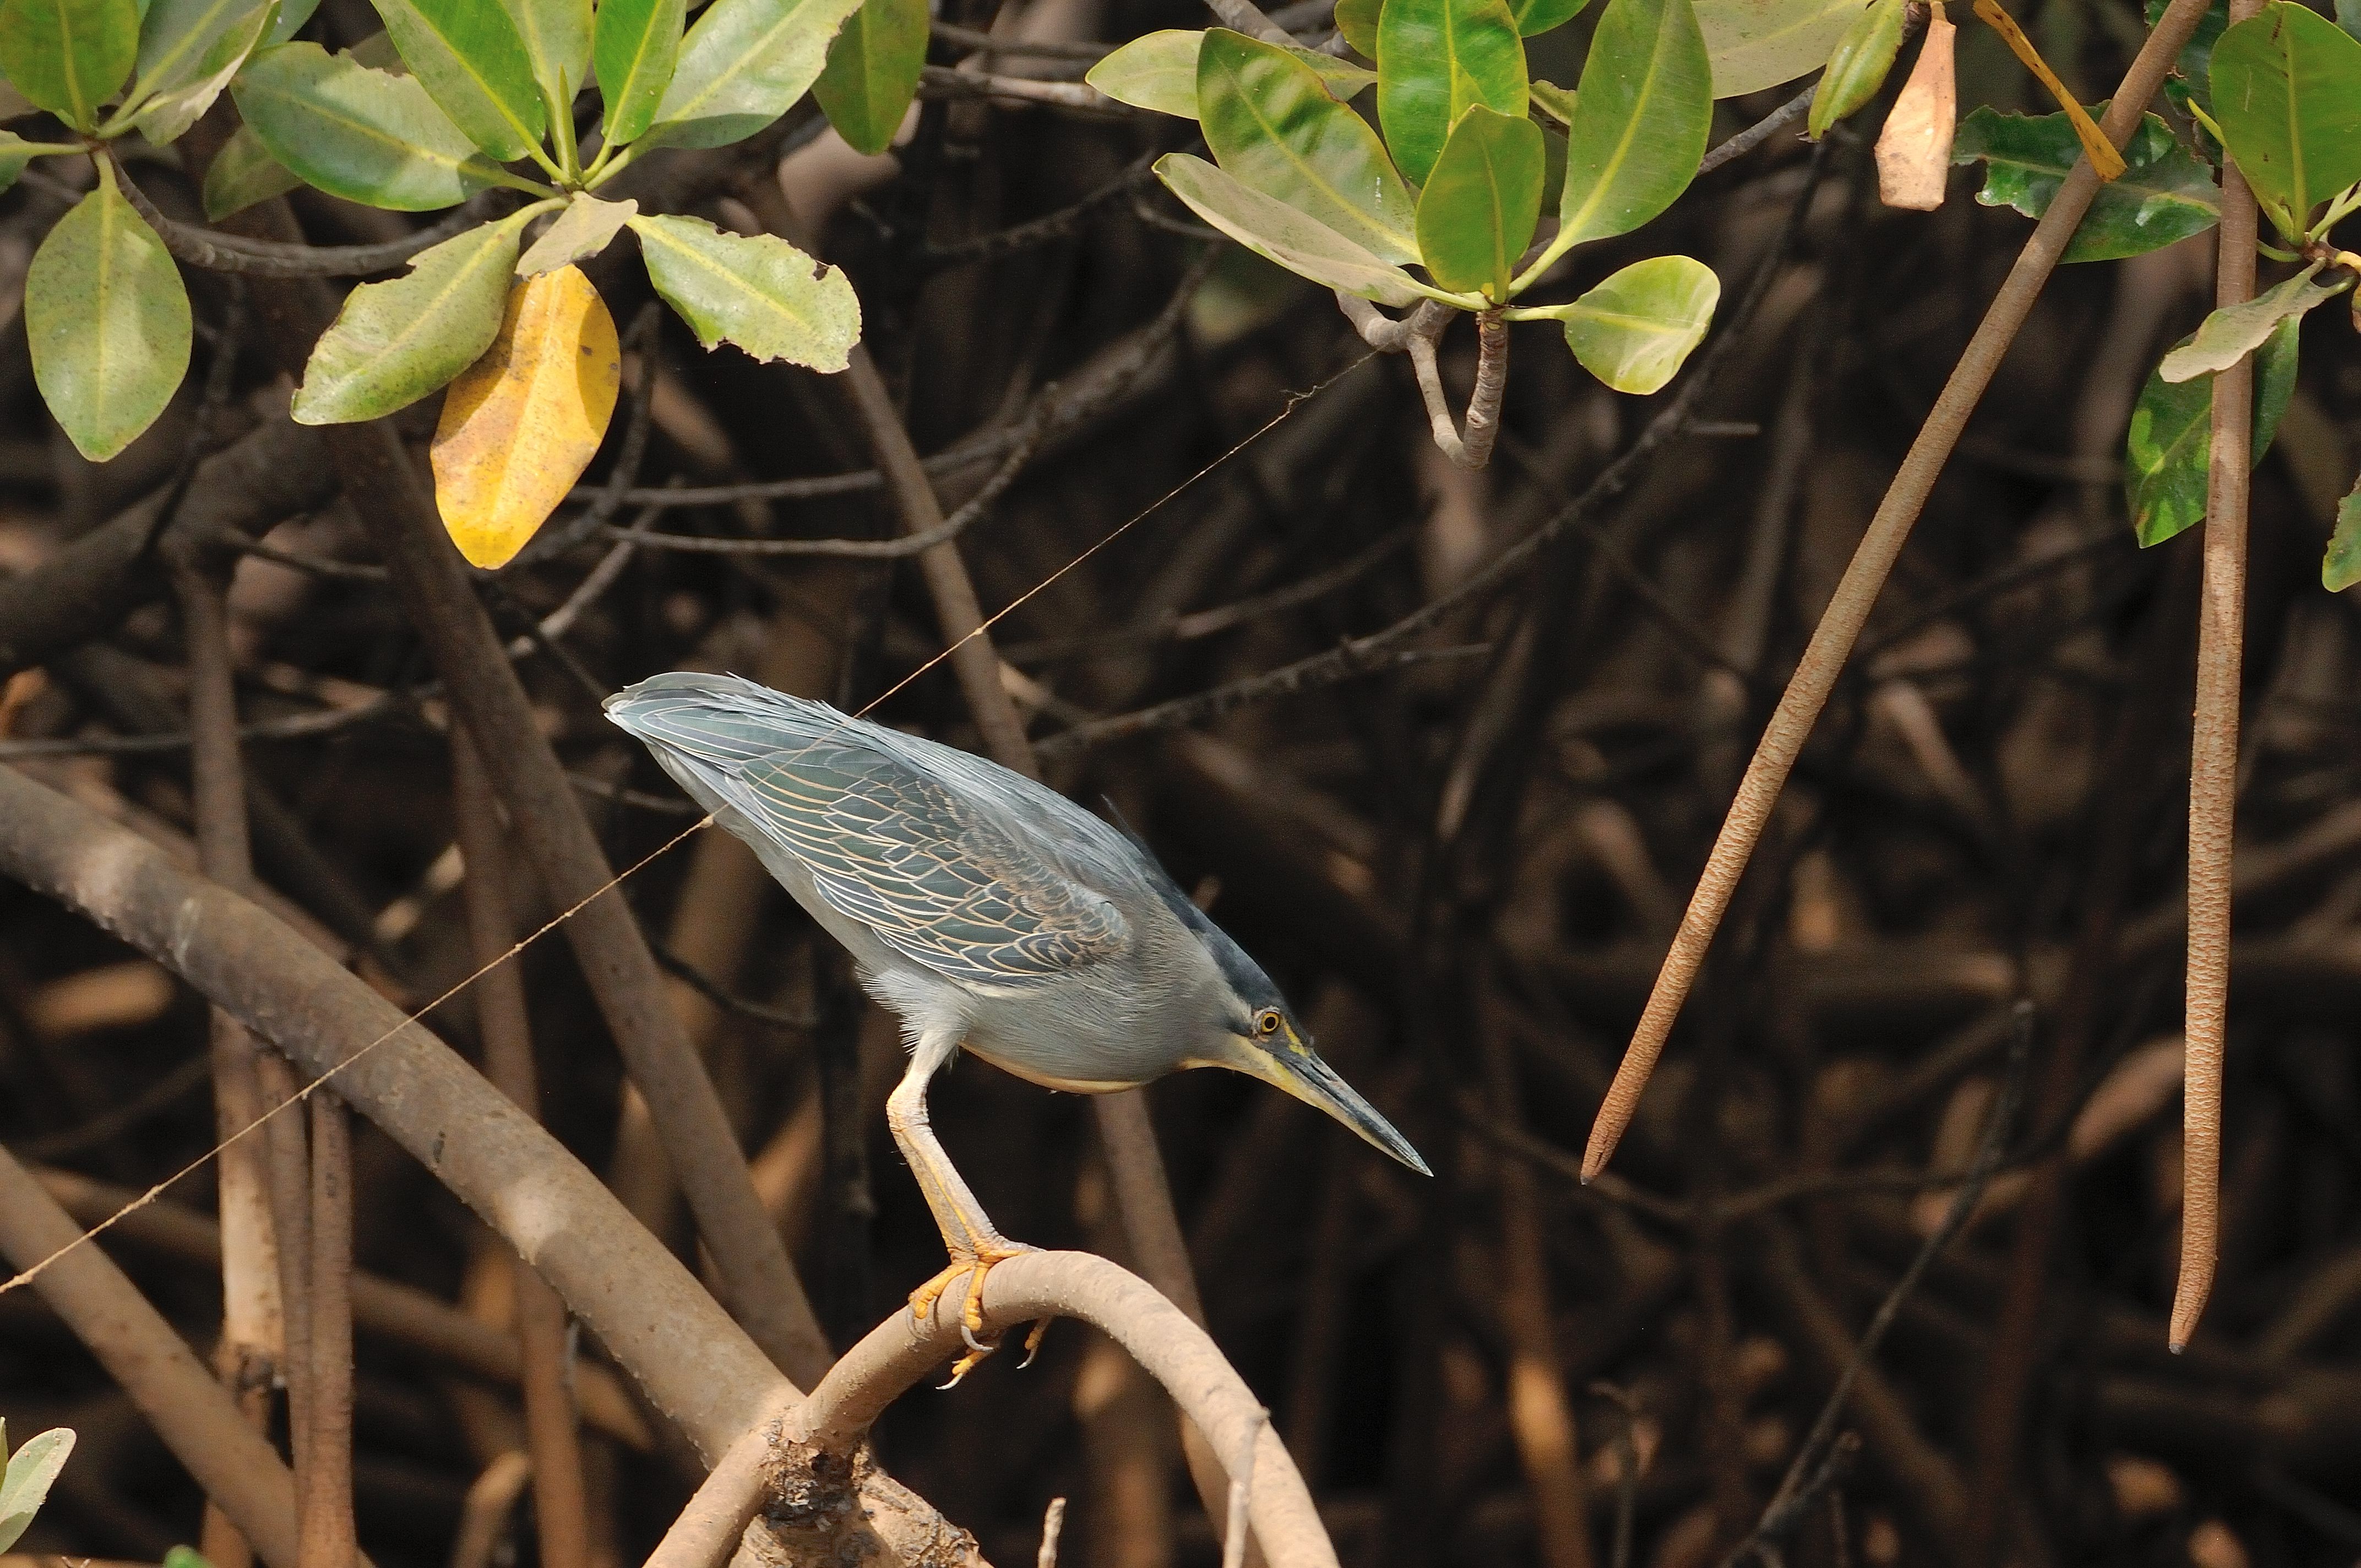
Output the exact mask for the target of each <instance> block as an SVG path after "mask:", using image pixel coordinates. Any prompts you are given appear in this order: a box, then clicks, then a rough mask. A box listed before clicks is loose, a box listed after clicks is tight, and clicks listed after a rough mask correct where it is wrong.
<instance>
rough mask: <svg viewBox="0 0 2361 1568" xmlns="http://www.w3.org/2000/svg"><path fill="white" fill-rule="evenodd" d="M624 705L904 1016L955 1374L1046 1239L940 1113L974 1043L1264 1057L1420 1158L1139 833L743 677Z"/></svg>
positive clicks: (1415, 1161)
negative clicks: (931, 1111) (933, 1095)
mask: <svg viewBox="0 0 2361 1568" xmlns="http://www.w3.org/2000/svg"><path fill="white" fill-rule="evenodd" d="M607 714H608V717H609V718H612V719H613V720H614V721H615V722H616V723H617V724H620V725H621V726H622V727H623V728H624V729H628V730H630V731H631V733H632V734H634V735H636V736H638V737H639V738H640V739H641V740H643V741H645V742H646V743H647V745H648V748H649V750H651V751H653V752H654V753H655V756H656V760H657V761H658V762H661V763H663V764H664V771H665V772H666V773H670V774H671V775H672V776H673V777H674V778H675V780H677V781H679V784H680V785H681V787H682V788H683V789H686V791H687V792H688V793H689V794H690V795H692V796H694V797H695V798H696V800H697V803H698V804H699V805H701V806H704V807H705V808H706V809H707V810H708V811H709V812H711V813H712V814H713V817H714V820H716V821H717V822H719V823H720V824H721V825H722V826H723V827H724V828H728V829H729V830H730V832H732V833H734V834H736V835H737V836H738V837H739V838H741V839H744V840H745V841H746V842H747V843H748V844H750V845H751V846H752V848H753V850H754V852H755V853H756V854H757V855H759V856H761V857H762V861H763V865H764V866H766V867H767V868H769V870H770V872H771V874H772V875H773V876H774V877H776V878H778V880H779V881H780V883H782V884H784V885H785V888H786V890H787V891H788V892H789V893H791V894H794V895H795V898H796V903H798V904H800V905H803V906H804V908H806V909H807V910H808V911H810V913H811V916H812V918H813V919H815V920H817V921H818V922H819V923H820V925H821V926H823V927H826V928H827V930H828V931H829V934H830V935H832V936H834V937H835V938H836V939H837V940H838V941H840V942H841V943H843V944H844V945H845V947H846V948H849V949H850V950H851V953H852V957H853V959H854V961H855V963H856V964H857V965H858V966H859V969H860V972H861V980H862V985H863V986H864V987H865V988H866V989H867V990H868V992H869V993H870V994H871V995H872V996H873V997H875V998H876V999H877V1001H878V1002H880V1003H883V1004H884V1006H886V1007H888V1008H891V1009H892V1010H893V1011H894V1012H895V1013H896V1014H899V1015H900V1017H901V1020H902V1027H903V1032H904V1035H905V1037H906V1040H907V1043H908V1045H909V1049H910V1066H909V1070H908V1071H907V1072H906V1073H905V1074H904V1076H903V1078H902V1081H901V1083H900V1084H899V1086H898V1087H896V1088H895V1091H894V1092H893V1094H892V1096H891V1097H890V1098H889V1099H888V1100H887V1101H886V1120H887V1123H888V1124H889V1125H890V1126H891V1127H892V1129H893V1133H894V1140H895V1143H896V1144H898V1145H900V1146H901V1149H902V1154H903V1157H904V1158H906V1160H907V1161H908V1162H909V1165H910V1169H911V1172H912V1174H913V1175H915V1176H916V1177H917V1181H918V1187H919V1190H921V1191H922V1192H923V1193H924V1194H925V1195H926V1200H927V1206H928V1208H929V1209H931V1210H932V1211H933V1212H934V1216H935V1223H936V1224H937V1225H938V1226H939V1227H940V1228H941V1230H942V1234H943V1245H944V1246H945V1247H946V1248H948V1249H949V1250H950V1266H949V1267H948V1268H946V1269H944V1270H943V1272H942V1273H940V1274H939V1275H937V1276H936V1277H934V1278H932V1279H930V1280H928V1282H927V1283H926V1284H925V1285H922V1286H920V1287H919V1288H917V1290H916V1291H914V1292H912V1293H911V1297H910V1306H911V1309H912V1310H913V1311H914V1312H915V1313H917V1315H918V1317H920V1318H921V1319H923V1318H925V1317H926V1316H928V1314H929V1313H930V1312H931V1311H932V1310H933V1309H934V1303H935V1301H936V1299H938V1298H939V1296H940V1295H941V1293H942V1291H943V1289H944V1288H946V1287H947V1286H948V1285H949V1284H950V1282H951V1281H952V1280H954V1279H956V1278H958V1277H960V1276H961V1274H962V1273H965V1274H968V1275H970V1276H971V1278H970V1280H969V1285H968V1292H967V1300H966V1305H965V1308H964V1310H963V1312H962V1325H961V1326H962V1328H963V1329H964V1331H965V1332H966V1335H967V1338H968V1341H969V1345H970V1348H971V1350H972V1352H973V1353H975V1354H972V1355H971V1356H970V1357H969V1358H967V1359H966V1360H965V1361H963V1362H962V1363H961V1368H960V1370H961V1371H964V1370H965V1368H966V1367H967V1366H969V1365H972V1364H973V1361H974V1359H975V1356H976V1354H981V1353H982V1352H983V1349H984V1348H985V1347H984V1346H983V1344H981V1343H979V1342H978V1341H977V1340H976V1338H975V1336H976V1333H977V1332H979V1331H980V1330H981V1329H982V1328H983V1316H982V1312H983V1308H982V1292H983V1276H984V1273H985V1271H986V1270H987V1269H989V1268H990V1267H991V1266H993V1265H994V1264H995V1263H997V1262H999V1261H1000V1260H1002V1259H1003V1258H1007V1257H1013V1256H1015V1255H1017V1254H1019V1253H1023V1252H1027V1251H1029V1250H1031V1249H1030V1248H1028V1247H1027V1246H1025V1245H1023V1244H1021V1243H1016V1242H1011V1241H1009V1240H1008V1239H1007V1238H1005V1236H1003V1235H1001V1234H1000V1233H999V1232H998V1231H997V1230H995V1229H994V1227H993V1224H992V1222H991V1220H990V1219H989V1218H987V1217H986V1216H985V1214H984V1212H983V1207H982V1206H981V1205H980V1204H978V1203H977V1202H976V1201H975V1195H974V1194H973V1193H972V1192H970V1191H969V1190H968V1187H967V1183H966V1182H965V1181H963V1180H962V1179H961V1178H960V1174H959V1172H958V1171H957V1170H956V1169H954V1168H952V1166H951V1162H950V1157H948V1156H946V1155H945V1154H944V1153H943V1149H942V1146H941V1145H940V1144H939V1143H938V1142H936V1140H935V1135H934V1133H933V1131H932V1130H931V1129H930V1128H929V1127H928V1123H927V1098H926V1096H927V1081H928V1079H930V1078H932V1077H933V1076H934V1074H935V1072H936V1070H937V1069H939V1068H940V1067H942V1066H943V1064H944V1063H946V1062H948V1061H949V1060H950V1058H951V1057H952V1056H953V1055H954V1054H956V1053H957V1052H958V1051H959V1050H960V1048H961V1047H966V1048H967V1049H968V1050H971V1051H972V1052H974V1053H975V1054H976V1055H977V1056H980V1057H982V1058H983V1059H984V1060H986V1061H988V1062H992V1063H994V1065H996V1066H998V1067H1001V1068H1003V1069H1006V1070H1007V1071H1009V1072H1012V1073H1015V1074H1016V1076H1017V1077H1019V1078H1023V1079H1027V1080H1030V1081H1032V1082H1034V1083H1038V1084H1041V1085H1044V1086H1045V1087H1048V1088H1050V1089H1063V1090H1070V1091H1074V1092H1077V1093H1082V1094H1100V1093H1105V1092H1108V1091H1113V1090H1118V1089H1130V1088H1134V1087H1136V1086H1137V1085H1139V1084H1143V1083H1147V1082H1149V1081H1150V1080H1155V1079H1159V1078H1161V1077H1163V1076H1164V1075H1165V1074H1166V1073H1169V1072H1175V1071H1178V1070H1179V1069H1182V1068H1191V1067H1223V1068H1228V1069H1232V1070H1234V1071H1237V1072H1244V1073H1248V1074H1251V1075H1252V1076H1254V1077H1256V1078H1259V1079H1261V1080H1264V1081H1265V1082H1267V1083H1271V1084H1275V1085H1277V1086H1278V1087H1279V1088H1280V1089H1283V1090H1285V1091H1287V1092H1288V1093H1290V1094H1292V1095H1294V1096H1295V1097H1296V1098H1297V1099H1299V1100H1302V1101H1304V1102H1308V1103H1310V1104H1312V1105H1316V1106H1318V1107H1319V1108H1320V1109H1321V1110H1323V1111H1325V1112H1326V1113H1328V1114H1330V1115H1331V1116H1334V1118H1335V1119H1336V1120H1338V1121H1339V1122H1342V1123H1344V1124H1345V1125H1346V1126H1348V1127H1350V1128H1352V1129H1353V1130H1354V1131H1355V1132H1356V1133H1358V1134H1359V1135H1361V1136H1362V1137H1364V1138H1366V1139H1367V1140H1368V1141H1369V1142H1370V1143H1371V1144H1374V1145H1375V1146H1378V1148H1380V1149H1383V1150H1384V1151H1385V1152H1386V1153H1388V1154H1389V1155H1391V1156H1393V1157H1394V1158H1396V1159H1398V1160H1400V1161H1401V1162H1402V1163H1403V1164H1404V1165H1407V1166H1409V1167H1410V1168H1411V1169H1413V1170H1416V1171H1418V1172H1420V1173H1421V1174H1422V1175H1423V1174H1427V1168H1426V1162H1425V1161H1424V1160H1422V1159H1421V1158H1420V1157H1419V1156H1418V1151H1417V1150H1415V1149H1413V1148H1411V1146H1410V1144H1409V1143H1408V1141H1407V1140H1405V1139H1404V1138H1403V1137H1402V1135H1400V1133H1398V1132H1396V1131H1394V1129H1393V1127H1392V1126H1391V1125H1389V1124H1388V1123H1387V1121H1386V1119H1385V1118H1384V1117H1383V1116H1380V1115H1379V1114H1378V1113H1377V1111H1376V1110H1375V1109H1374V1108H1372V1107H1371V1106H1370V1104H1369V1103H1368V1102H1367V1101H1366V1100H1364V1099H1362V1098H1361V1097H1360V1096H1359V1095H1358V1094H1356V1093H1355V1092H1354V1091H1353V1090H1352V1088H1351V1087H1350V1086H1349V1085H1348V1084H1346V1083H1345V1080H1343V1079H1342V1078H1339V1077H1338V1076H1337V1075H1336V1072H1335V1070H1334V1069H1332V1068H1330V1067H1329V1066H1328V1064H1327V1063H1325V1062H1323V1060H1321V1059H1320V1057H1319V1055H1318V1053H1316V1052H1315V1051H1314V1050H1313V1049H1312V1041H1311V1039H1310V1038H1309V1037H1308V1036H1306V1035H1305V1034H1304V1032H1303V1029H1302V1026H1301V1025H1300V1024H1298V1023H1297V1021H1296V1017H1295V1014H1294V1013H1293V1012H1292V1011H1290V1009H1289V1007H1288V1005H1287V1001H1286V999H1285V998H1284V997H1282V996H1280V995H1279V988H1278V987H1277V986H1275V985H1273V984H1272V983H1271V981H1270V977H1269V976H1268V975H1266V974H1265V973H1263V971H1262V969H1261V966H1259V965H1257V963H1256V962H1255V961H1254V959H1251V958H1248V957H1247V956H1246V951H1245V949H1243V948H1240V947H1239V946H1238V945H1237V944H1236V943H1235V942H1234V941H1232V940H1231V939H1230V938H1229V937H1228V936H1227V935H1226V934H1225V933H1224V932H1223V930H1222V929H1221V927H1217V926H1215V925H1214V924H1213V922H1212V921H1211V920H1209V919H1207V918H1206V917H1205V916H1204V914H1203V913H1202V911H1200V910H1199V909H1198V908H1197V906H1196V905H1194V904H1192V903H1191V902H1190V900H1189V898H1188V895H1187V894H1183V893H1182V892H1181V891H1180V888H1179V887H1178V886H1176V885H1175V884H1174V883H1173V881H1172V879H1171V878H1170V877H1169V876H1167V875H1166V874H1165V873H1164V870H1163V868H1162V867H1160V866H1159V865H1158V864H1157V863H1156V860H1155V857H1154V856H1152V855H1151V854H1150V853H1149V852H1148V850H1147V848H1146V846H1145V845H1143V844H1141V843H1139V842H1138V841H1137V839H1134V838H1132V837H1130V836H1129V835H1128V834H1126V833H1125V832H1122V831H1119V830H1118V829H1116V828H1113V827H1111V826H1109V825H1108V824H1107V823H1105V822H1103V821H1101V820H1100V819H1099V818H1098V817H1094V816H1093V815H1092V814H1091V813H1089V812H1087V811H1085V810H1083V809H1082V807H1080V806H1076V805H1074V804H1073V802H1071V801H1070V800H1068V799H1066V797H1065V796H1063V795H1060V794H1058V793H1057V792H1056V791H1054V790H1051V789H1049V788H1047V787H1045V786H1044V785H1042V784H1037V783H1035V782H1034V781H1033V780H1031V779H1028V778H1027V777H1025V776H1024V775H1023V774H1021V773H1013V772H1011V771H1010V770H1008V769H1006V768H1004V767H1001V766H999V765H998V764H997V763H994V762H987V761H985V760H984V759H983V758H981V757H976V756H972V755H971V754H969V753H968V752H965V751H957V750H955V749H953V748H951V747H949V746H943V745H938V744H937V743H935V742H934V741H931V740H918V739H917V738H916V737H914V736H909V735H904V734H902V733H900V732H899V731H897V730H893V729H885V728H884V727H883V726H880V725H876V724H871V723H868V722H866V721H865V720H862V719H858V718H848V717H847V716H845V715H844V714H841V713H840V712H838V711H837V710H836V709H835V708H832V707H829V706H827V705H826V704H825V703H818V702H812V701H808V700H807V699H805V698H802V697H796V696H786V695H785V694H784V693H780V692H775V691H773V690H771V689H770V688H769V687H767V686H763V685H757V684H755V683H754V682H752V681H749V680H745V679H742V678H741V677H738V676H735V675H708V674H691V673H686V672H683V673H678V674H663V675H656V676H653V677H652V678H650V679H648V680H644V681H642V682H640V683H639V684H638V685H634V686H631V687H630V688H628V689H627V690H624V691H622V692H620V693H618V694H617V695H616V696H611V697H609V698H608V700H607ZM956 1380H957V1377H956V1374H955V1375H954V1381H956Z"/></svg>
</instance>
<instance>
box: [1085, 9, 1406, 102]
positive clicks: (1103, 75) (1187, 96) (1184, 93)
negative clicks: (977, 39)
mask: <svg viewBox="0 0 2361 1568" xmlns="http://www.w3.org/2000/svg"><path fill="white" fill-rule="evenodd" d="M1204 41H1205V35H1204V33H1203V31H1202V29H1199V28H1190V29H1188V30H1186V31H1182V30H1180V29H1178V28H1169V29H1167V30H1165V31H1163V32H1156V33H1146V34H1143V35H1141V36H1140V37H1138V38H1134V39H1132V40H1131V42H1129V43H1127V44H1126V45H1124V46H1123V47H1122V48H1121V49H1116V50H1115V52H1114V53H1112V54H1109V55H1107V56H1106V57H1105V58H1104V59H1103V60H1100V61H1099V62H1098V63H1097V64H1096V65H1094V66H1093V67H1091V69H1090V71H1088V72H1087V73H1086V74H1085V75H1084V76H1083V77H1082V80H1083V81H1084V82H1088V83H1090V84H1091V85H1092V86H1093V87H1095V88H1097V89H1098V90H1099V91H1100V92H1102V93H1105V94H1106V95H1107V96H1108V97H1110V98H1113V99H1114V100H1115V102H1117V103H1118V104H1130V105H1131V106H1132V107H1133V108H1135V109H1152V110H1154V111H1155V112H1156V113H1158V114H1159V115H1179V116H1180V118H1182V119H1184V120H1193V119H1195V118H1196V117H1197V53H1198V50H1199V49H1200V48H1201V47H1202V45H1203V43H1204ZM1280 47H1281V48H1283V49H1284V50H1285V52H1286V53H1287V54H1288V55H1289V56H1290V58H1292V59H1294V60H1300V61H1301V62H1302V63H1303V64H1305V65H1308V66H1310V67H1311V68H1312V71H1314V72H1316V73H1317V74H1318V75H1319V78H1320V84H1321V85H1322V86H1323V87H1324V88H1326V89H1327V91H1328V95H1329V96H1330V97H1332V98H1334V99H1335V100H1336V101H1337V102H1338V103H1340V104H1344V103H1350V102H1351V101H1352V100H1353V99H1354V98H1356V97H1357V96H1359V95H1360V94H1361V93H1365V92H1367V90H1368V89H1369V88H1371V87H1373V86H1375V85H1376V84H1377V80H1378V73H1377V72H1376V71H1368V70H1365V69H1363V68H1362V67H1360V66H1357V65H1355V64H1354V63H1353V62H1352V61H1351V60H1338V59H1337V58H1336V57H1335V56H1334V55H1333V54H1321V53H1319V52H1317V51H1316V50H1313V49H1302V48H1300V47H1297V46H1295V45H1291V44H1290V45H1283V46H1280Z"/></svg>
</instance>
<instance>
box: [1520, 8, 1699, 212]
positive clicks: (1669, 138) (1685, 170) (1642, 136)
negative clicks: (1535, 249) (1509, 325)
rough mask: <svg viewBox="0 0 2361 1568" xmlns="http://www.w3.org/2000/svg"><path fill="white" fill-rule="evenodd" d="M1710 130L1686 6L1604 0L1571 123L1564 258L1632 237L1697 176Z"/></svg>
mask: <svg viewBox="0 0 2361 1568" xmlns="http://www.w3.org/2000/svg"><path fill="white" fill-rule="evenodd" d="M1712 124H1713V84H1712V71H1711V69H1710V68H1709V66H1708V63H1707V60H1706V52H1705V39H1704V38H1703V37H1702V36H1700V35H1699V33H1698V32H1697V16H1696V15H1695V13H1694V12H1693V11H1692V10H1691V9H1690V6H1689V0H1608V4H1607V9H1606V10H1605V11H1603V12H1601V13H1600V14H1599V17H1598V30H1597V31H1596V32H1595V33H1593V34H1592V35H1591V39H1590V58H1589V59H1588V60H1587V61H1586V62H1585V63H1584V65H1583V68H1582V85H1581V89H1580V91H1579V92H1578V93H1576V97H1575V103H1574V117H1573V118H1572V119H1571V120H1569V121H1568V122H1567V124H1566V131H1565V144H1566V159H1565V191H1564V192H1563V193H1561V195H1560V196H1559V198H1558V232H1557V237H1556V238H1555V239H1554V240H1553V241H1551V242H1550V243H1551V248H1552V249H1553V250H1554V251H1559V252H1563V251H1564V250H1565V249H1566V247H1570V246H1575V245H1579V244H1581V243H1582V242H1583V241H1585V240H1592V239H1605V238H1607V237H1608V236H1612V235H1619V234H1629V233H1631V231H1632V230H1633V229H1635V228H1638V227H1639V226H1640V225H1642V224H1644V223H1646V222H1647V221H1648V220H1649V219H1650V218H1653V217H1654V216H1655V215H1656V214H1658V213H1661V212H1663V211H1664V209H1665V208H1666V207H1669V206H1671V205H1672V204H1673V201H1674V199H1675V197H1677V196H1678V195H1680V193H1681V192H1683V191H1685V190H1686V189H1687V188H1688V182H1689V181H1691V180H1692V179H1694V178H1696V175H1697V164H1698V163H1699V161H1700V160H1702V159H1704V157H1705V138H1706V133H1707V132H1708V130H1709V129H1710V128H1711V126H1712Z"/></svg>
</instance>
